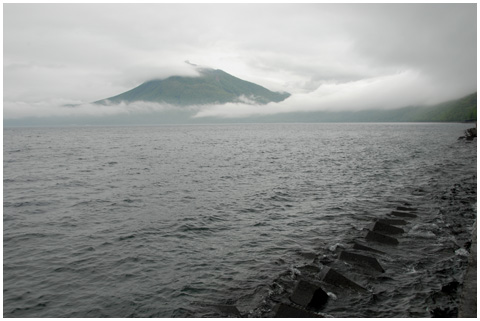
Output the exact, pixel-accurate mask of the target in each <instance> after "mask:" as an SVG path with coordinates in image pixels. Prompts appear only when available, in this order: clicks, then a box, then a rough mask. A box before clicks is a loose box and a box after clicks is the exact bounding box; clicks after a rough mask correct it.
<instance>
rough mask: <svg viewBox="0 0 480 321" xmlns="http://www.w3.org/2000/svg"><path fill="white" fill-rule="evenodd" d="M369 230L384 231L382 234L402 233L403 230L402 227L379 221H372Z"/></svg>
mask: <svg viewBox="0 0 480 321" xmlns="http://www.w3.org/2000/svg"><path fill="white" fill-rule="evenodd" d="M371 230H372V231H375V232H380V233H384V234H402V233H404V232H405V231H404V230H403V229H401V228H399V227H396V226H393V225H390V224H385V223H382V222H379V221H377V222H375V223H373V225H372V226H371Z"/></svg>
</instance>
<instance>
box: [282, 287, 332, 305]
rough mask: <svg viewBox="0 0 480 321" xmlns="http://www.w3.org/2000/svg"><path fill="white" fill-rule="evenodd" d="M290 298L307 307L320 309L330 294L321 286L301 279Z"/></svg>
mask: <svg viewBox="0 0 480 321" xmlns="http://www.w3.org/2000/svg"><path fill="white" fill-rule="evenodd" d="M290 300H291V301H292V302H293V303H295V304H298V305H301V306H303V307H306V308H312V309H315V310H320V309H321V308H322V307H323V306H324V305H325V304H326V303H327V301H328V294H327V293H326V292H325V291H323V290H322V288H321V287H319V286H316V285H314V284H312V283H309V282H306V281H303V280H301V281H300V282H298V284H297V286H296V287H295V290H294V291H293V294H292V295H291V296H290Z"/></svg>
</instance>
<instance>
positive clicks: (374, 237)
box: [365, 231, 399, 245]
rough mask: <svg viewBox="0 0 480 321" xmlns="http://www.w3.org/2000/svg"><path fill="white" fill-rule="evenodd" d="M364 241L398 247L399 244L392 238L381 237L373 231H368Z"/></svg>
mask: <svg viewBox="0 0 480 321" xmlns="http://www.w3.org/2000/svg"><path fill="white" fill-rule="evenodd" d="M365 239H367V240H368V241H374V242H379V243H384V244H390V245H398V243H399V242H398V240H397V239H396V238H394V237H391V236H387V235H383V234H380V233H377V232H373V231H368V232H367V235H366V236H365Z"/></svg>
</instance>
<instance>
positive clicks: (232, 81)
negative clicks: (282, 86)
mask: <svg viewBox="0 0 480 321" xmlns="http://www.w3.org/2000/svg"><path fill="white" fill-rule="evenodd" d="M199 72H200V76H199V77H182V76H172V77H169V78H166V79H162V80H158V79H157V80H150V81H147V82H145V83H143V84H141V85H140V86H138V87H136V88H133V89H132V90H129V91H127V92H124V93H122V94H120V95H117V96H114V97H110V98H107V99H104V100H100V101H97V102H96V103H107V102H110V103H119V102H122V101H123V102H127V103H128V102H134V101H148V102H158V103H168V104H172V105H180V106H187V105H204V104H225V103H229V102H240V101H250V102H252V103H255V104H266V103H269V102H279V101H282V100H284V99H286V98H287V97H289V96H290V94H288V93H278V92H272V91H270V90H268V89H266V88H264V87H262V86H259V85H257V84H254V83H251V82H248V81H245V80H242V79H239V78H237V77H234V76H232V75H230V74H228V73H226V72H224V71H222V70H218V69H217V70H214V69H200V70H199Z"/></svg>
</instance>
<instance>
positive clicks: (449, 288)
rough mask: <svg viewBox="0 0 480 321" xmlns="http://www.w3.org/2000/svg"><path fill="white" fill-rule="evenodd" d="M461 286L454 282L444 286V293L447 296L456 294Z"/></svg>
mask: <svg viewBox="0 0 480 321" xmlns="http://www.w3.org/2000/svg"><path fill="white" fill-rule="evenodd" d="M459 285H460V283H458V282H457V281H452V282H450V283H448V284H446V285H444V286H442V292H444V293H447V294H454V293H456V292H457V288H458V286H459Z"/></svg>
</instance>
